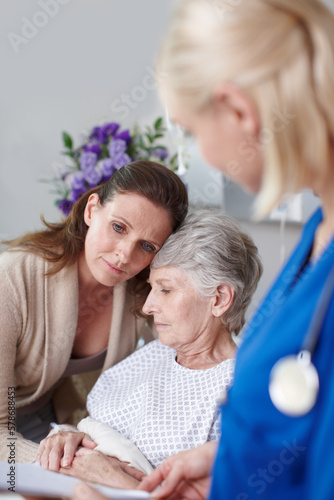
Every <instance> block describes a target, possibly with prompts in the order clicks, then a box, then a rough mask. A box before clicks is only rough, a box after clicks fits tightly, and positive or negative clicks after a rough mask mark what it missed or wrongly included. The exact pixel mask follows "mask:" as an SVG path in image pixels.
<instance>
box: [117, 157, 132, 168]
mask: <svg viewBox="0 0 334 500" xmlns="http://www.w3.org/2000/svg"><path fill="white" fill-rule="evenodd" d="M130 161H131V158H130V156H129V155H127V154H126V153H122V154H120V155H119V156H117V157H116V158H114V167H115V168H116V170H118V169H119V168H121V167H124V165H126V164H127V163H130Z"/></svg>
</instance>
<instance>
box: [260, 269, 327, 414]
mask: <svg viewBox="0 0 334 500" xmlns="http://www.w3.org/2000/svg"><path fill="white" fill-rule="evenodd" d="M333 290H334V267H332V269H331V271H330V273H329V275H328V277H327V279H326V282H325V286H324V288H323V290H322V292H321V294H320V297H319V299H318V302H317V305H316V308H315V311H314V315H313V317H312V320H311V323H310V326H309V328H308V331H307V333H306V336H305V339H304V342H303V345H302V348H301V350H300V351H299V353H298V354H297V355H293V354H292V355H289V356H285V357H284V358H281V359H279V360H278V361H277V362H276V363H275V364H274V366H273V368H272V370H271V372H270V379H269V395H270V398H271V401H272V403H273V404H274V405H275V406H276V408H277V409H278V410H279V411H280V412H282V413H284V414H286V415H288V416H291V417H301V416H304V415H306V414H307V413H308V412H309V411H310V410H311V409H312V408H313V406H314V405H315V402H316V400H317V397H318V393H319V375H318V372H317V369H316V367H315V366H314V364H313V363H312V360H311V357H312V354H313V353H314V350H315V348H316V345H317V343H318V340H319V336H320V331H321V328H322V325H323V323H324V320H325V316H326V313H327V309H328V306H329V303H330V300H331V298H332V295H333Z"/></svg>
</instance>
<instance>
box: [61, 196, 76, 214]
mask: <svg viewBox="0 0 334 500" xmlns="http://www.w3.org/2000/svg"><path fill="white" fill-rule="evenodd" d="M72 207H73V202H72V201H70V200H67V199H66V198H64V199H63V200H60V201H59V203H58V208H59V210H61V211H62V212H63V214H64V215H68V214H69V213H70V211H71V210H72Z"/></svg>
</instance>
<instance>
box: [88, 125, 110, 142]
mask: <svg viewBox="0 0 334 500" xmlns="http://www.w3.org/2000/svg"><path fill="white" fill-rule="evenodd" d="M89 138H90V139H91V140H95V141H97V142H98V143H100V144H104V143H105V142H106V141H107V135H106V133H105V132H104V130H103V127H94V128H93V131H92V133H91V134H90V136H89Z"/></svg>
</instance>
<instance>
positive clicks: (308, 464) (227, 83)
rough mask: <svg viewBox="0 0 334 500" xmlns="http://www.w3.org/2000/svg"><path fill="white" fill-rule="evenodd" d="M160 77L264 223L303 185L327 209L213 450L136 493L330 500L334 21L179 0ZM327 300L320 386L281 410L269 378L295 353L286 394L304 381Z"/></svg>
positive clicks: (250, 331) (250, 342)
mask: <svg viewBox="0 0 334 500" xmlns="http://www.w3.org/2000/svg"><path fill="white" fill-rule="evenodd" d="M158 70H159V71H158V75H160V76H161V91H162V96H163V98H164V100H165V101H166V103H167V106H168V109H169V113H170V116H171V118H172V119H173V120H174V121H175V122H177V123H178V124H179V125H180V126H182V127H184V128H185V129H187V130H188V131H189V132H190V133H191V134H193V135H194V136H195V137H196V139H197V141H198V143H199V146H200V148H201V150H202V153H203V156H204V157H205V158H206V159H207V160H208V162H209V163H211V164H212V165H213V166H215V167H216V168H218V169H219V170H221V171H223V172H224V173H225V174H226V175H227V176H229V177H231V178H232V179H233V180H234V181H236V182H238V183H239V184H241V185H242V186H243V187H244V188H245V189H247V190H248V191H251V192H253V193H258V197H257V202H256V213H257V216H262V215H265V214H267V213H268V212H269V211H270V209H272V208H273V206H274V204H275V203H276V202H277V201H278V200H279V199H280V197H281V196H282V195H283V194H284V193H286V192H291V193H295V192H298V191H299V190H300V189H302V188H310V189H311V190H313V191H314V192H315V193H317V194H318V195H319V197H320V199H321V203H322V206H321V208H320V209H319V210H317V211H316V213H315V214H314V215H313V216H312V217H311V219H310V221H309V222H308V223H307V224H306V226H305V228H304V230H303V233H302V236H301V240H300V242H299V244H298V245H297V248H296V250H295V251H294V252H293V254H292V256H291V258H290V259H289V260H288V262H287V264H286V266H285V268H284V269H283V270H282V272H281V274H280V276H279V277H278V279H277V281H276V283H275V284H274V285H273V287H272V289H271V290H270V291H269V294H268V295H267V297H266V298H265V299H264V302H263V304H262V306H260V308H259V310H258V312H257V313H256V315H255V317H254V318H253V320H252V321H251V323H250V324H249V325H248V328H246V331H245V340H244V342H243V344H242V345H241V348H240V350H239V352H238V355H237V361H236V370H235V383H234V385H233V387H232V389H231V390H230V392H229V396H228V401H227V403H226V404H225V405H224V406H223V408H222V412H223V419H222V437H221V441H220V444H219V447H218V452H217V448H216V446H215V444H213V443H206V444H205V445H203V446H202V447H198V448H196V449H193V450H191V451H186V452H184V453H183V454H180V455H176V456H174V457H171V458H169V459H167V461H165V462H164V463H163V464H162V465H161V466H160V467H159V468H157V469H156V470H155V471H154V472H153V473H152V475H150V476H148V477H147V478H146V479H144V481H143V483H142V484H141V486H140V489H147V490H149V491H153V489H154V488H155V487H157V486H158V485H159V484H160V483H161V482H162V481H164V480H165V483H164V485H163V486H162V487H161V488H160V489H159V490H157V491H155V493H154V495H155V497H156V498H164V497H167V496H172V497H173V498H188V499H198V498H205V497H206V496H207V495H209V491H210V486H211V497H210V498H211V499H212V500H216V499H218V498H222V499H224V500H229V499H234V500H250V499H252V500H254V499H257V498H261V499H269V498H270V499H271V500H275V499H282V498H285V499H298V500H299V499H317V500H322V499H329V498H333V492H334V476H333V470H332V469H333V463H334V446H333V444H334V427H333V421H334V365H333V360H332V358H333V349H334V328H333V325H334V292H333V285H332V284H330V283H329V282H328V281H327V280H328V276H329V275H330V273H331V270H332V269H333V266H334V240H333V235H334V201H333V200H334V145H333V144H334V90H333V89H334V18H333V15H332V14H331V13H330V11H329V10H328V9H327V8H326V7H325V6H324V5H323V4H322V3H320V2H318V1H316V0H293V1H291V0H247V1H245V2H242V1H233V2H232V1H231V2H230V1H229V2H222V1H218V0H212V1H211V0H181V1H180V2H179V4H178V8H177V10H176V12H175V15H174V18H173V20H172V23H171V25H170V28H169V30H168V32H167V34H166V36H165V38H164V41H163V44H162V48H161V51H160V57H159V61H158ZM324 292H325V293H326V296H327V297H326V302H325V301H324V297H323V295H322V294H323V293H324ZM319 304H323V305H325V307H324V308H323V309H324V310H323V311H322V315H321V319H320V320H319V323H318V330H317V336H316V337H314V335H313V333H312V335H313V340H314V342H313V346H310V345H308V346H307V349H309V350H310V351H311V354H312V363H313V368H312V367H311V365H310V364H309V363H308V362H307V361H306V362H305V366H306V365H307V370H308V369H310V371H309V372H307V373H311V372H312V373H313V375H312V377H313V379H312V380H313V381H314V384H313V386H310V387H308V386H307V385H306V386H305V387H304V390H305V391H306V392H305V393H303V394H299V393H298V391H297V393H296V394H297V396H298V397H296V398H295V400H292V401H290V403H289V404H290V408H285V409H284V408H282V406H280V405H279V404H278V402H277V401H276V399H275V397H274V396H273V393H272V391H271V392H270V391H269V383H270V380H274V372H272V369H273V367H274V366H275V365H276V363H277V362H278V361H279V360H281V359H282V358H285V357H287V356H291V358H289V359H290V361H292V362H293V363H295V364H294V368H293V369H294V370H295V369H296V370H297V368H298V370H299V371H298V370H297V371H298V373H297V372H296V370H295V371H294V373H293V374H292V376H290V377H289V378H288V380H287V382H288V383H287V384H286V385H287V386H288V388H289V389H290V388H291V389H292V388H293V386H294V384H296V381H297V375H298V376H300V378H301V380H302V381H304V382H305V383H306V382H307V380H306V378H307V377H306V378H305V376H304V371H305V370H304V368H302V369H300V365H298V362H299V361H298V360H297V358H296V356H297V354H298V353H299V352H300V351H302V350H303V349H304V348H305V342H306V334H307V332H308V331H309V328H310V326H311V321H312V319H313V318H314V317H318V312H319V311H318V305H319ZM277 366H278V365H276V368H277ZM303 370H304V371H303ZM316 372H317V373H318V375H316ZM317 377H318V380H319V390H318V391H317V390H316V389H317V388H316V385H317V384H316V382H317V380H316V379H317ZM298 387H299V386H298ZM298 387H297V389H298ZM286 388H287V387H283V386H280V387H279V389H281V390H282V392H284V391H285V390H286ZM300 395H301V396H303V397H304V396H305V398H306V399H305V401H306V402H307V403H308V404H305V407H304V408H301V407H300V406H298V404H297V403H298V398H299V397H300ZM301 399H303V398H301ZM313 403H314V404H313ZM216 454H217V455H216ZM215 457H216V458H215ZM214 459H215V464H214V470H213V481H212V483H211V478H210V474H211V470H212V466H213V461H214Z"/></svg>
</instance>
